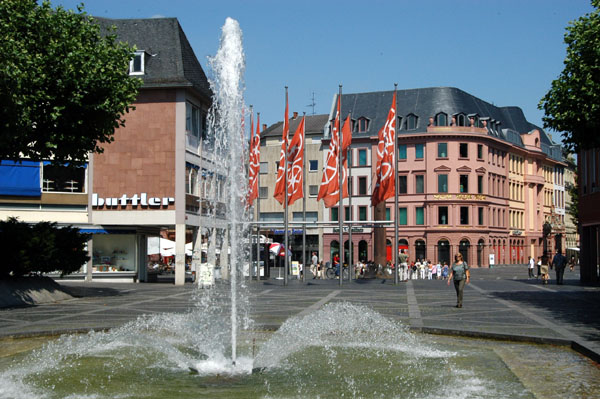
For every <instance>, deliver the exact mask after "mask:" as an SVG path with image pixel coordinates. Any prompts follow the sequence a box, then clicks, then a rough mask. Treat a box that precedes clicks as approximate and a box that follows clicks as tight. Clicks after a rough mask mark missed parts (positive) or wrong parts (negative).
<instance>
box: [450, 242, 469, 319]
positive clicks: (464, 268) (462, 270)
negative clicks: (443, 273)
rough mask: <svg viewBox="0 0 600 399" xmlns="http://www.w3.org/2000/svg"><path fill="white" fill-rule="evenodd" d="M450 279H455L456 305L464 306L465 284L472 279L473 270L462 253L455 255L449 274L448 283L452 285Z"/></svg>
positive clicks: (458, 306)
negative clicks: (471, 270)
mask: <svg viewBox="0 0 600 399" xmlns="http://www.w3.org/2000/svg"><path fill="white" fill-rule="evenodd" d="M450 280H452V281H454V289H455V290H456V307H457V308H462V302H463V290H464V288H465V284H469V281H470V280H471V272H470V271H469V265H467V262H465V261H464V260H463V257H462V255H461V254H460V253H458V254H456V255H454V263H453V264H452V267H451V268H450V276H448V285H450Z"/></svg>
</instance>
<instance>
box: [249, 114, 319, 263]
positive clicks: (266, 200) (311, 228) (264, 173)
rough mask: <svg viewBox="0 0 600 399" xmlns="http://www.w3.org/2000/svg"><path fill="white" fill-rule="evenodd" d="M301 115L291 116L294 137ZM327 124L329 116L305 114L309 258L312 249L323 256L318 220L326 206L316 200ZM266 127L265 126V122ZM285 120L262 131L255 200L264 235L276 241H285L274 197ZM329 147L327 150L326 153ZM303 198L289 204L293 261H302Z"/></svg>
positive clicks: (290, 243) (281, 217) (291, 130)
mask: <svg viewBox="0 0 600 399" xmlns="http://www.w3.org/2000/svg"><path fill="white" fill-rule="evenodd" d="M301 119H302V117H301V116H299V115H298V113H297V112H294V113H293V115H292V117H291V118H290V135H289V139H290V140H291V139H292V136H293V134H294V132H295V131H296V128H297V127H298V124H299V123H300V121H301ZM326 124H327V115H312V116H307V117H306V127H305V131H306V136H305V149H304V159H305V173H304V177H305V186H304V187H305V190H306V191H305V193H304V194H305V209H306V221H307V225H306V259H307V262H309V259H310V257H311V255H312V252H317V253H318V254H319V258H321V259H322V258H323V256H322V253H323V241H322V239H321V238H322V236H323V229H322V227H320V226H319V225H318V224H317V223H316V222H317V221H319V220H323V215H322V212H323V206H322V205H321V204H320V203H318V202H317V195H318V193H319V186H320V184H321V176H322V169H323V155H322V154H323V152H324V149H323V148H322V144H321V139H322V137H323V129H324V126H325V125H326ZM263 126H264V125H263ZM282 134H283V122H277V123H275V124H274V125H272V126H270V127H269V128H267V129H265V130H264V131H263V132H262V134H261V147H260V174H259V183H258V185H259V198H258V200H257V201H256V202H255V203H254V216H255V218H256V215H257V212H258V213H259V217H258V220H259V221H261V222H264V223H263V224H262V225H261V234H264V235H265V236H267V237H269V238H272V239H273V241H274V242H281V243H282V242H284V227H283V225H284V218H283V215H284V207H283V205H281V204H280V203H279V202H278V201H277V200H276V199H275V198H274V197H273V193H274V190H275V181H276V179H277V168H278V166H279V155H280V151H281V138H282ZM326 150H327V149H325V152H326ZM303 220H304V217H303V201H302V200H301V199H299V200H297V201H296V202H295V203H294V204H292V205H291V206H289V207H288V221H289V229H288V230H289V231H290V233H291V234H289V237H288V243H289V247H290V250H291V252H292V260H297V261H299V262H302V230H303V224H302V223H300V222H302V221H303Z"/></svg>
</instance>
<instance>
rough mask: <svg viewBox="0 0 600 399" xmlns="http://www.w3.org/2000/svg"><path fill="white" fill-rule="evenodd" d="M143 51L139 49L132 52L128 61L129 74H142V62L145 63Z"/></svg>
mask: <svg viewBox="0 0 600 399" xmlns="http://www.w3.org/2000/svg"><path fill="white" fill-rule="evenodd" d="M144 54H145V51H144V50H139V51H136V52H135V53H133V58H132V59H131V60H130V61H129V74H130V75H143V74H144V64H145V62H144V61H145V59H144V58H145V57H144Z"/></svg>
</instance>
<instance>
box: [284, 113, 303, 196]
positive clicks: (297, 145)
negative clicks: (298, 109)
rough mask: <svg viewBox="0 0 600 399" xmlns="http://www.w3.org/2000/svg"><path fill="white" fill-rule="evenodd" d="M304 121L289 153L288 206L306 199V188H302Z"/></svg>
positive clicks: (301, 122) (291, 143) (293, 139)
mask: <svg viewBox="0 0 600 399" xmlns="http://www.w3.org/2000/svg"><path fill="white" fill-rule="evenodd" d="M304 119H305V117H304V116H303V117H302V120H301V121H300V124H299V125H298V128H296V132H295V133H294V137H292V141H290V148H289V151H288V187H289V189H288V205H292V204H293V203H294V201H296V200H297V199H299V198H302V197H304V188H303V187H302V183H303V176H304V170H303V169H304V167H303V166H304V126H305V124H304Z"/></svg>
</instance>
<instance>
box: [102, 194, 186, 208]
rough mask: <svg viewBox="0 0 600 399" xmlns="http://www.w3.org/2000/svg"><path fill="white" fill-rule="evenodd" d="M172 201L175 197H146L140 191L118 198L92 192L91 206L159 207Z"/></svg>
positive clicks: (165, 205) (173, 201)
mask: <svg viewBox="0 0 600 399" xmlns="http://www.w3.org/2000/svg"><path fill="white" fill-rule="evenodd" d="M174 203H175V198H173V197H163V198H160V197H148V194H147V193H141V194H140V195H139V196H138V195H137V194H133V196H131V197H128V196H127V194H123V196H121V197H120V198H115V197H112V198H100V197H98V194H96V193H93V194H92V208H102V207H104V206H106V207H107V208H117V207H118V206H121V208H125V207H127V205H131V206H132V207H133V208H137V207H138V206H141V207H142V208H160V207H161V206H162V207H165V208H166V207H167V206H169V205H170V204H174Z"/></svg>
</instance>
